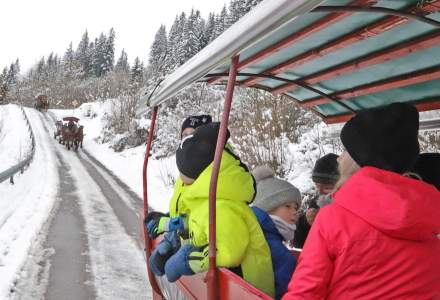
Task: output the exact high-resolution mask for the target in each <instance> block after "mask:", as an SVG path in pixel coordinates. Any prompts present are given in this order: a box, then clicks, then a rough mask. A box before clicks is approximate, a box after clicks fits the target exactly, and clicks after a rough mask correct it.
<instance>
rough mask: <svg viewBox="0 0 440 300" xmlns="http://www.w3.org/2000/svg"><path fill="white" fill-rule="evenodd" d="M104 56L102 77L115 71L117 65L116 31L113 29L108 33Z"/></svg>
mask: <svg viewBox="0 0 440 300" xmlns="http://www.w3.org/2000/svg"><path fill="white" fill-rule="evenodd" d="M103 54H104V57H103V58H104V65H103V67H102V75H105V74H107V73H108V72H110V71H112V70H113V65H114V63H115V30H114V29H113V28H110V31H109V33H108V37H107V39H106V41H105V46H104V51H103Z"/></svg>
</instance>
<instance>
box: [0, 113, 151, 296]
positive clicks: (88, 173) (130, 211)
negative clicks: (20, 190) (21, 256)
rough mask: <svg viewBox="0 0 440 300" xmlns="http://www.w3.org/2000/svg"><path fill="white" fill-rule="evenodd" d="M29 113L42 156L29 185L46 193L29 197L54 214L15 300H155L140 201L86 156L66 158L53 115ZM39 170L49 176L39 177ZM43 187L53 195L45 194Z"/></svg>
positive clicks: (20, 280)
mask: <svg viewBox="0 0 440 300" xmlns="http://www.w3.org/2000/svg"><path fill="white" fill-rule="evenodd" d="M26 113H27V115H28V117H29V119H30V122H31V125H32V127H33V129H34V132H35V137H36V140H37V148H36V157H35V161H34V163H33V164H32V165H31V168H30V169H29V172H25V174H24V175H23V177H24V176H25V175H26V176H28V177H29V176H35V177H34V178H32V179H29V180H31V181H32V182H33V185H32V187H33V188H36V187H39V189H40V190H38V191H32V192H30V193H31V194H32V195H33V198H34V201H35V200H36V199H35V198H37V200H38V199H39V198H41V199H43V200H44V201H43V202H44V203H47V206H51V207H49V208H46V209H48V211H50V213H49V215H50V217H49V218H48V219H47V221H46V222H42V224H43V225H42V228H41V230H39V233H38V235H37V236H36V238H34V241H35V240H36V241H37V242H34V243H33V244H32V247H31V250H30V253H27V259H26V260H25V261H26V262H25V264H24V266H23V267H22V270H21V272H20V274H18V275H17V276H15V277H16V278H15V279H14V285H13V286H12V287H11V289H10V292H9V297H10V298H12V299H149V298H150V295H151V291H150V287H149V283H148V279H147V276H146V270H145V263H144V259H143V254H142V251H141V249H140V248H139V245H138V242H137V216H136V211H137V209H138V208H139V207H140V206H141V205H142V203H141V200H140V199H139V198H138V197H137V196H136V195H135V194H134V193H133V192H132V191H130V189H129V188H128V187H127V186H126V185H124V184H123V183H122V182H121V181H120V180H119V179H118V178H117V177H116V176H114V175H113V174H112V173H111V172H110V171H108V170H107V169H106V168H105V167H104V166H103V165H101V164H100V163H99V161H97V160H96V158H94V157H93V156H91V155H90V154H88V153H86V152H85V150H84V151H82V150H79V151H78V153H75V152H73V151H67V150H66V149H65V147H64V146H62V145H59V144H58V143H57V142H55V140H54V139H53V131H54V126H53V124H54V122H53V119H52V118H50V116H49V114H41V113H39V112H36V111H35V110H32V109H27V110H26ZM36 167H39V168H40V169H41V168H44V170H40V173H38V172H37V170H35V169H36ZM32 168H33V169H34V171H33V172H31V169H32ZM26 173H27V174H26ZM34 173H35V175H33V174H34ZM45 186H47V187H48V188H47V190H49V191H50V192H47V193H45V192H44V187H45ZM50 187H52V188H50ZM54 187H57V188H54ZM48 197H51V200H48V199H49V198H48ZM0 270H1V268H0Z"/></svg>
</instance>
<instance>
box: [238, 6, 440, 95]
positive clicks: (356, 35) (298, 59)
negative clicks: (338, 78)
mask: <svg viewBox="0 0 440 300" xmlns="http://www.w3.org/2000/svg"><path fill="white" fill-rule="evenodd" d="M435 3H440V1H439V0H435ZM428 6H429V7H430V8H431V6H432V2H431V3H423V4H422V5H416V6H413V7H411V8H409V9H408V12H415V11H421V10H422V11H423V12H424V13H425V14H429V13H431V12H435V11H439V10H440V7H438V8H436V9H435V10H434V9H430V10H428V9H425V8H426V7H428ZM407 22H409V19H408V18H407V17H400V16H388V17H385V18H383V19H381V20H379V21H377V22H374V23H372V24H370V25H367V26H365V27H363V28H360V29H358V30H355V31H353V32H351V33H348V34H346V35H344V36H342V37H340V38H336V39H335V40H333V41H330V42H328V43H326V44H324V45H322V46H319V47H317V48H314V49H311V50H308V51H306V52H304V53H303V54H300V55H297V56H295V57H293V58H291V59H289V60H287V61H285V62H283V63H281V64H278V65H276V66H274V67H271V68H269V69H267V70H265V71H264V72H263V73H265V74H271V75H276V74H280V73H283V72H286V71H288V70H291V69H293V68H295V67H298V66H301V65H303V64H305V63H307V62H309V61H312V60H314V59H318V58H320V57H322V56H324V55H327V54H329V53H332V52H334V51H337V50H339V49H342V48H345V47H348V46H350V45H352V44H354V43H357V42H359V41H362V40H365V39H366V38H369V37H372V36H376V35H379V34H382V33H384V32H387V31H389V30H391V29H393V28H396V27H397V26H401V25H403V24H406V23H407ZM260 80H261V78H249V79H246V80H245V81H243V82H242V84H243V85H245V86H252V85H254V84H256V83H257V82H259V81H260Z"/></svg>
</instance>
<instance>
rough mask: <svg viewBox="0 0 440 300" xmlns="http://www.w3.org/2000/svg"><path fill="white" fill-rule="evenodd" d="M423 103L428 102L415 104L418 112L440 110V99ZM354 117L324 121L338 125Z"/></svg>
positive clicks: (325, 119) (331, 118) (338, 117)
mask: <svg viewBox="0 0 440 300" xmlns="http://www.w3.org/2000/svg"><path fill="white" fill-rule="evenodd" d="M421 101H426V102H422V103H417V102H413V104H414V106H415V107H416V108H417V110H418V111H430V110H435V109H440V98H432V99H427V100H419V102H421ZM410 103H411V102H410ZM353 116H354V114H352V113H349V114H345V115H339V116H334V117H327V118H323V121H324V122H325V123H326V124H336V123H342V122H347V121H348V120H350V119H351V118H352V117H353Z"/></svg>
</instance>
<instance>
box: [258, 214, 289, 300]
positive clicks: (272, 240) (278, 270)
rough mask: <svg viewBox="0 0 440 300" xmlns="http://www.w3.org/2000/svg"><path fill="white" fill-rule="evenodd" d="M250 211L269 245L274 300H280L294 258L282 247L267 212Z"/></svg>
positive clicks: (281, 238)
mask: <svg viewBox="0 0 440 300" xmlns="http://www.w3.org/2000/svg"><path fill="white" fill-rule="evenodd" d="M252 210H253V211H254V213H255V216H256V217H257V220H258V223H260V226H261V228H262V229H263V233H264V237H265V238H266V240H267V243H268V244H269V248H270V252H271V256H272V267H273V272H274V275H275V294H276V297H275V298H276V299H281V297H282V296H283V294H284V293H285V292H286V291H287V285H288V284H289V281H290V278H291V277H292V274H293V271H294V270H295V266H296V258H295V256H293V254H292V253H291V252H290V251H289V249H287V247H286V246H284V244H283V237H282V236H281V234H280V233H279V231H278V229H277V228H276V227H275V223H274V222H273V221H272V219H271V218H270V216H269V215H268V214H267V212H265V211H264V210H262V209H260V208H258V207H252Z"/></svg>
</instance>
